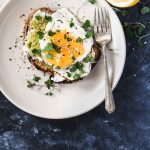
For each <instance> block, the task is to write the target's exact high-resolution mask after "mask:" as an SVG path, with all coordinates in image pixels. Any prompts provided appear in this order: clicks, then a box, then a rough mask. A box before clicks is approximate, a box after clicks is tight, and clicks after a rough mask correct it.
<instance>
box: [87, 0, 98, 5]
mask: <svg viewBox="0 0 150 150" xmlns="http://www.w3.org/2000/svg"><path fill="white" fill-rule="evenodd" d="M88 1H89V2H90V3H91V4H95V3H96V0H88Z"/></svg>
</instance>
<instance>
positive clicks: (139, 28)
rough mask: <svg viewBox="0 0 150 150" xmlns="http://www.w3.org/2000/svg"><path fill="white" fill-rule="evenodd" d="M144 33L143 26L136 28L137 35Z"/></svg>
mask: <svg viewBox="0 0 150 150" xmlns="http://www.w3.org/2000/svg"><path fill="white" fill-rule="evenodd" d="M144 31H145V27H144V26H139V27H138V35H142V34H143V32H144Z"/></svg>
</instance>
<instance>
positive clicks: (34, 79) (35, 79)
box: [33, 75, 41, 82]
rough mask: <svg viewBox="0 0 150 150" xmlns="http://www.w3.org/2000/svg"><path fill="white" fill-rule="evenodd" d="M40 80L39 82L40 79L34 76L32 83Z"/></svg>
mask: <svg viewBox="0 0 150 150" xmlns="http://www.w3.org/2000/svg"><path fill="white" fill-rule="evenodd" d="M40 80H41V78H40V77H38V76H35V75H34V78H33V81H35V82H39V81H40Z"/></svg>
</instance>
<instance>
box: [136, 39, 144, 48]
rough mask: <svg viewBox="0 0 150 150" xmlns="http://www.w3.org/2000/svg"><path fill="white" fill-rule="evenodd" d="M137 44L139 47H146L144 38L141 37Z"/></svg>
mask: <svg viewBox="0 0 150 150" xmlns="http://www.w3.org/2000/svg"><path fill="white" fill-rule="evenodd" d="M137 45H138V47H139V48H143V47H144V43H143V41H142V39H139V40H138V41H137Z"/></svg>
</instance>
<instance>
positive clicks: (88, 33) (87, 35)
mask: <svg viewBox="0 0 150 150" xmlns="http://www.w3.org/2000/svg"><path fill="white" fill-rule="evenodd" d="M92 36H93V32H90V31H89V32H87V33H86V35H85V37H86V38H87V39H89V38H90V37H92Z"/></svg>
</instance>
